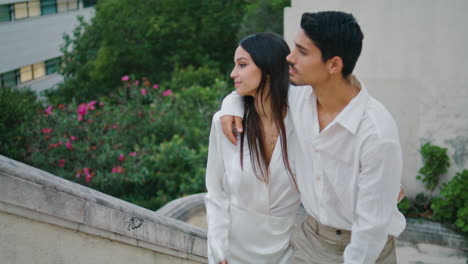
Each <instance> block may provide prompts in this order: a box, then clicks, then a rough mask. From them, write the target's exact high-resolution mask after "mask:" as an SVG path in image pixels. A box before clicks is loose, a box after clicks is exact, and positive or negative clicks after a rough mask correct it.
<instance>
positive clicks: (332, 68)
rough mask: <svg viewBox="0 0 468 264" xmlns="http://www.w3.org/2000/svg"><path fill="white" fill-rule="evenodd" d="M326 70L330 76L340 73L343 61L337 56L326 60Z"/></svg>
mask: <svg viewBox="0 0 468 264" xmlns="http://www.w3.org/2000/svg"><path fill="white" fill-rule="evenodd" d="M327 68H328V72H329V73H330V74H337V73H341V72H342V70H343V60H342V59H341V57H339V56H335V57H333V58H330V59H328V61H327Z"/></svg>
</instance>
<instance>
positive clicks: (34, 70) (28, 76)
mask: <svg viewBox="0 0 468 264" xmlns="http://www.w3.org/2000/svg"><path fill="white" fill-rule="evenodd" d="M45 75H46V68H45V63H44V62H39V63H36V64H33V65H28V66H25V67H22V68H20V82H21V83H25V82H28V81H31V80H34V79H37V78H41V77H43V76H45Z"/></svg>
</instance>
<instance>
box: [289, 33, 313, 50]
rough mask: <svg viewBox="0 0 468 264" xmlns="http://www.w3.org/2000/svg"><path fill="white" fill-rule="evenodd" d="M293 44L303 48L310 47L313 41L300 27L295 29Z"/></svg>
mask: <svg viewBox="0 0 468 264" xmlns="http://www.w3.org/2000/svg"><path fill="white" fill-rule="evenodd" d="M294 44H295V45H296V46H298V47H301V48H304V49H310V48H312V47H313V46H314V42H313V41H312V40H311V39H310V38H309V36H307V34H306V33H305V32H304V30H303V29H302V28H299V30H298V31H297V33H296V38H295V39H294Z"/></svg>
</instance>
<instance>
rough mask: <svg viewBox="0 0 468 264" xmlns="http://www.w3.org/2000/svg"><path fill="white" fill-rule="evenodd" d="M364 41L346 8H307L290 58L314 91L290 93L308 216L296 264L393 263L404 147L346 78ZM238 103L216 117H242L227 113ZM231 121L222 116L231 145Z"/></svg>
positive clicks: (299, 234)
mask: <svg viewBox="0 0 468 264" xmlns="http://www.w3.org/2000/svg"><path fill="white" fill-rule="evenodd" d="M362 39H363V34H362V32H361V29H360V27H359V25H358V23H357V22H356V20H355V19H354V17H353V16H352V15H351V14H346V13H343V12H333V11H328V12H318V13H304V14H303V15H302V19H301V28H300V29H299V31H298V33H297V35H296V38H295V41H294V42H295V47H294V49H293V50H292V52H291V54H289V55H288V57H287V60H288V62H289V63H290V71H289V72H290V77H291V82H292V83H293V84H295V85H310V86H312V87H313V88H311V87H310V86H307V87H291V88H290V95H289V98H288V101H289V102H288V103H289V107H290V110H289V116H288V118H291V119H292V120H293V124H294V129H295V130H294V131H295V134H296V136H297V137H298V138H299V141H300V143H301V144H300V145H299V146H297V147H295V149H294V150H293V151H294V152H296V153H295V154H296V155H294V156H295V157H298V158H297V160H296V161H295V164H296V181H297V186H298V188H299V191H300V193H301V201H302V204H303V205H304V208H305V210H306V211H307V213H308V215H309V216H308V217H307V219H306V221H305V222H304V223H303V224H302V225H301V226H299V227H297V228H296V230H295V232H294V234H293V236H292V238H291V244H292V247H293V249H294V261H293V262H294V263H326V264H329V263H346V264H351V263H385V264H387V263H396V255H395V241H394V238H395V237H396V236H398V235H399V234H400V233H401V232H402V231H403V229H404V227H405V223H406V222H405V218H404V217H403V215H402V214H401V213H400V212H399V211H398V209H397V197H398V194H399V188H400V181H401V171H402V154H401V147H400V143H399V137H398V129H397V126H396V124H395V121H394V119H393V118H392V116H391V115H390V113H389V112H388V111H387V110H386V109H385V107H384V106H383V105H382V104H381V103H380V102H378V101H377V100H376V99H374V98H373V97H371V96H370V95H369V94H368V92H367V90H366V89H365V87H364V86H363V85H362V84H361V83H360V81H359V80H357V78H355V77H354V76H353V75H352V72H353V69H354V66H355V64H356V62H357V60H358V58H359V55H360V53H361V49H362ZM238 101H239V96H236V95H230V96H229V97H228V98H227V99H226V100H225V102H224V103H223V110H222V113H223V114H226V113H227V112H229V113H228V114H234V113H235V115H237V116H242V114H241V113H240V111H243V110H242V109H240V111H239V110H232V109H229V108H236V107H237V108H238V106H239V104H240V103H239V102H238ZM226 108H227V109H228V111H226ZM231 110H232V111H231ZM230 111H231V112H230ZM233 112H234V113H233ZM233 122H234V121H233V117H232V116H223V118H222V123H223V126H224V131H225V133H226V135H227V136H228V138H230V140H231V141H232V142H233V143H234V142H236V139H235V138H234V137H233V135H232V134H231V133H228V131H231V127H232V123H233ZM235 123H236V127H237V129H238V131H239V132H241V131H242V123H241V121H240V120H239V119H236V120H235Z"/></svg>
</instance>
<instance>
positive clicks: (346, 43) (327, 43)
mask: <svg viewBox="0 0 468 264" xmlns="http://www.w3.org/2000/svg"><path fill="white" fill-rule="evenodd" d="M301 28H302V29H303V30H304V32H305V34H306V35H307V36H308V37H309V38H310V39H311V40H312V41H313V42H314V44H315V45H316V46H317V47H318V48H319V49H320V51H321V52H322V60H323V61H324V62H325V61H327V60H328V59H330V58H333V57H335V56H338V57H340V58H341V59H342V61H343V71H342V74H343V77H347V76H348V75H350V74H351V73H352V72H353V70H354V66H355V65H356V62H357V60H358V58H359V55H360V54H361V50H362V39H363V38H364V35H363V34H362V31H361V28H360V27H359V24H358V22H357V21H356V19H355V18H354V17H353V15H351V14H347V13H344V12H339V11H324V12H317V13H304V14H302V18H301Z"/></svg>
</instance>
